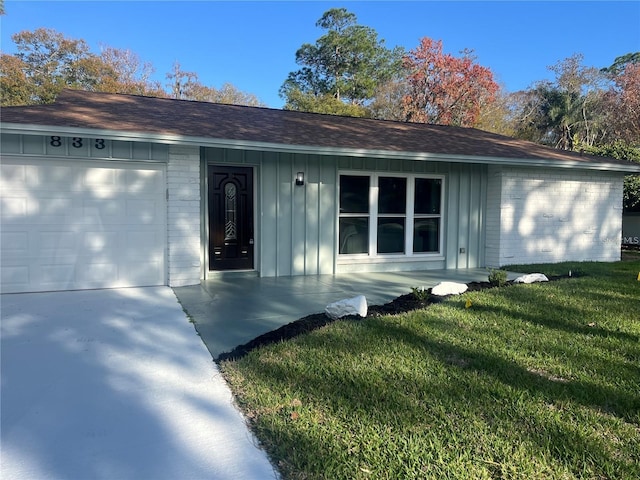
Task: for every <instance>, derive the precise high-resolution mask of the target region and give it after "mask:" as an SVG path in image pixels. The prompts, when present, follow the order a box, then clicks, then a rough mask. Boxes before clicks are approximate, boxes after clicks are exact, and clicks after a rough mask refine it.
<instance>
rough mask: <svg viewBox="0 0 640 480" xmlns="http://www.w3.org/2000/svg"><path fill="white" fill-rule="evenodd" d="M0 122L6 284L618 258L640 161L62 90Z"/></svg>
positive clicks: (61, 286) (453, 132)
mask: <svg viewBox="0 0 640 480" xmlns="http://www.w3.org/2000/svg"><path fill="white" fill-rule="evenodd" d="M0 126H1V134H2V143H1V153H2V161H1V164H0V169H1V178H0V182H1V183H0V188H1V192H0V200H1V202H2V203H1V205H2V210H1V220H2V225H1V230H0V234H1V243H0V249H1V255H2V256H1V263H0V269H1V273H2V277H1V279H2V283H1V285H2V292H3V293H7V292H33V291H49V290H71V289H87V288H108V287H116V286H145V285H170V286H185V285H193V284H198V283H200V282H201V281H203V280H204V279H207V278H209V277H211V276H212V275H221V274H224V273H226V272H249V273H250V274H255V275H259V276H263V277H273V276H289V275H319V274H340V273H342V272H371V271H403V270H425V269H457V268H476V267H500V266H503V265H508V264H513V263H539V262H559V261H565V260H595V261H615V260H618V259H619V258H620V245H621V236H622V231H621V228H622V227H621V225H622V223H621V222H622V220H621V218H622V185H623V178H624V175H625V174H629V173H638V172H640V166H639V165H637V164H633V163H631V162H625V161H620V160H615V159H609V158H601V157H595V156H590V155H582V154H578V153H573V152H563V151H558V150H554V149H550V148H546V147H543V146H540V145H537V144H533V143H529V142H524V141H520V140H515V139H512V138H508V137H503V136H499V135H494V134H490V133H487V132H483V131H480V130H475V129H465V128H458V127H447V126H436V125H424V124H408V123H399V122H389V121H378V120H371V119H358V118H347V117H338V116H330V115H318V114H310V113H301V112H291V111H283V110H274V109H266V108H255V107H243V106H232V105H220V104H212V103H203V102H191V101H181V100H172V99H159V98H150V97H138V96H129V95H117V94H103V93H89V92H81V91H73V90H66V91H64V92H63V93H61V94H60V96H59V97H58V99H57V101H56V103H54V104H51V105H37V106H24V107H7V108H3V110H2V115H1V124H0Z"/></svg>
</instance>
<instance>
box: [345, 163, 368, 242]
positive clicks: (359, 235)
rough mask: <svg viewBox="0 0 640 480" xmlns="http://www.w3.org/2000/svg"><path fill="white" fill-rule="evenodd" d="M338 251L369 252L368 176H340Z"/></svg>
mask: <svg viewBox="0 0 640 480" xmlns="http://www.w3.org/2000/svg"><path fill="white" fill-rule="evenodd" d="M339 223H340V225H339V230H340V249H339V251H340V253H341V254H350V253H369V177H364V176H354V175H342V176H340V222H339Z"/></svg>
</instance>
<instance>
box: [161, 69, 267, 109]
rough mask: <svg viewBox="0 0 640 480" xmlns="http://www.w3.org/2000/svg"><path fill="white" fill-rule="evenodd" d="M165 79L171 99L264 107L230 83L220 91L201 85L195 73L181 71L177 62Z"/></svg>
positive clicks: (253, 96)
mask: <svg viewBox="0 0 640 480" xmlns="http://www.w3.org/2000/svg"><path fill="white" fill-rule="evenodd" d="M167 79H168V80H170V83H169V84H168V85H167V87H168V88H169V96H170V97H171V98H176V99H180V100H195V101H198V102H214V103H226V104H232V105H247V106H253V107H262V106H264V104H263V103H262V102H261V101H260V99H258V97H256V96H255V95H253V94H251V93H245V92H242V91H240V90H238V89H237V88H236V87H234V86H233V85H231V84H230V83H225V84H224V85H223V86H222V88H220V89H217V88H214V87H207V86H205V85H203V84H202V83H200V81H199V79H198V74H197V73H196V72H186V71H184V70H182V69H181V67H180V64H179V63H178V62H175V63H174V64H173V71H172V72H171V73H168V74H167Z"/></svg>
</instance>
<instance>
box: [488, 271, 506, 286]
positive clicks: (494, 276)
mask: <svg viewBox="0 0 640 480" xmlns="http://www.w3.org/2000/svg"><path fill="white" fill-rule="evenodd" d="M489 283H490V284H491V285H493V286H494V287H502V286H504V285H505V284H506V283H507V272H505V271H504V270H491V271H490V272H489Z"/></svg>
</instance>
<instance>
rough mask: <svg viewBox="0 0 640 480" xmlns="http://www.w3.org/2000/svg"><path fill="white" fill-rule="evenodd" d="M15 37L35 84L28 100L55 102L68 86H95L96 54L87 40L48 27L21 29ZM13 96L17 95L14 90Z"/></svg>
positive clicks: (29, 79)
mask: <svg viewBox="0 0 640 480" xmlns="http://www.w3.org/2000/svg"><path fill="white" fill-rule="evenodd" d="M12 40H13V41H14V42H15V44H16V47H17V53H16V55H15V57H16V58H17V59H18V60H19V61H20V62H22V63H21V65H22V71H23V73H24V78H25V79H26V80H27V82H28V83H29V84H30V87H31V88H29V89H27V90H29V91H30V95H29V98H28V100H27V103H29V104H31V103H50V102H53V100H54V99H55V97H56V95H57V94H58V93H59V92H60V90H62V89H63V88H65V87H71V88H84V89H87V90H92V89H93V88H94V86H95V83H96V79H95V77H94V76H92V75H91V68H90V67H91V66H92V61H93V60H95V56H93V57H92V56H91V54H90V53H89V47H88V45H87V44H86V43H85V42H84V41H83V40H73V39H68V38H65V37H64V36H63V35H62V34H61V33H58V32H55V31H54V30H50V29H46V28H39V29H37V30H35V31H33V32H28V31H24V32H20V33H17V34H15V35H13V36H12ZM13 64H14V66H15V65H16V63H15V62H13ZM94 65H95V64H94ZM15 78H16V77H15V76H14V79H15ZM14 86H15V85H14ZM3 87H4V85H3ZM9 96H10V97H14V98H15V97H16V95H14V94H13V93H10V94H9ZM17 96H19V95H17Z"/></svg>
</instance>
